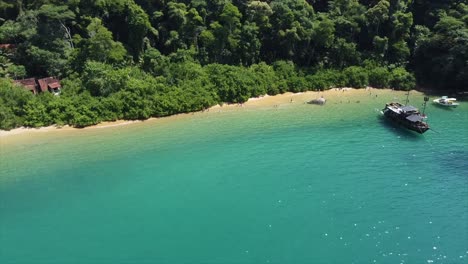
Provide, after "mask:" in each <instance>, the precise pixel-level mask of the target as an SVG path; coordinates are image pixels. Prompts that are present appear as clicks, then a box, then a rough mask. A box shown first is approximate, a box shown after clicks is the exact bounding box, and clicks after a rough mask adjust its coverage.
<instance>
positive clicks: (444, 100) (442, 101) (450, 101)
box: [432, 96, 459, 107]
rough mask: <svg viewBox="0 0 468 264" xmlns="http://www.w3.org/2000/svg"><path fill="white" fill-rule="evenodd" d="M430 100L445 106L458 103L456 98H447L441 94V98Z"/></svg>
mask: <svg viewBox="0 0 468 264" xmlns="http://www.w3.org/2000/svg"><path fill="white" fill-rule="evenodd" d="M432 101H433V102H434V103H436V104H438V105H442V106H447V107H457V106H458V105H459V103H457V99H456V98H449V97H447V96H442V97H441V98H437V99H434V100H432Z"/></svg>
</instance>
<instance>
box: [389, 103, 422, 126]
mask: <svg viewBox="0 0 468 264" xmlns="http://www.w3.org/2000/svg"><path fill="white" fill-rule="evenodd" d="M382 114H383V115H384V116H385V117H386V118H388V119H389V120H391V121H393V122H394V123H396V124H398V125H401V126H403V127H405V128H407V129H409V130H412V131H415V132H417V133H420V134H423V133H424V132H426V131H427V130H429V125H428V124H427V123H426V122H425V121H424V119H425V118H426V116H424V115H423V114H421V113H420V112H419V110H418V109H417V108H416V107H414V106H411V105H402V104H400V103H396V102H392V103H387V104H386V105H385V108H384V109H382Z"/></svg>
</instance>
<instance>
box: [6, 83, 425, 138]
mask: <svg viewBox="0 0 468 264" xmlns="http://www.w3.org/2000/svg"><path fill="white" fill-rule="evenodd" d="M372 91H380V92H396V93H406V92H405V91H396V90H392V89H378V88H372V87H366V88H361V89H355V88H348V87H343V88H331V89H329V90H325V91H306V92H299V93H292V92H286V93H283V94H277V95H263V96H260V97H253V98H249V100H248V101H247V102H245V103H243V104H223V105H219V104H218V105H214V106H212V107H210V108H208V109H206V110H204V111H197V112H190V113H181V114H176V115H171V116H167V117H151V118H149V119H146V120H116V121H104V122H101V123H99V124H97V125H93V126H88V127H84V128H75V127H71V126H69V125H65V126H63V127H58V126H56V125H52V126H47V127H40V128H27V127H19V128H14V129H12V130H9V131H6V130H0V140H2V139H7V138H10V137H14V136H19V135H25V134H31V135H32V134H39V133H49V132H67V131H75V132H76V131H87V130H94V129H105V128H112V127H123V126H129V125H133V124H138V123H144V122H152V121H155V120H170V119H174V118H177V117H181V116H188V115H194V114H203V113H205V112H210V110H218V111H222V110H229V111H232V110H235V109H243V108H255V107H268V106H270V107H278V106H281V105H286V104H290V103H305V102H307V101H309V100H312V99H316V98H320V97H321V96H324V97H325V99H327V101H329V99H330V98H332V99H333V98H341V97H346V96H347V95H349V96H360V95H361V94H362V95H368V94H369V93H372ZM411 92H412V93H415V92H417V93H421V92H419V91H415V90H412V91H411Z"/></svg>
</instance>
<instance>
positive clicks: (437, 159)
mask: <svg viewBox="0 0 468 264" xmlns="http://www.w3.org/2000/svg"><path fill="white" fill-rule="evenodd" d="M387 97H388V96H387ZM388 99H389V98H386V97H385V96H380V97H379V98H377V99H376V98H374V99H370V98H367V99H361V100H360V103H356V102H350V103H343V102H342V103H339V102H338V101H337V100H336V101H335V102H333V101H331V102H329V103H328V104H327V105H326V106H324V107H318V106H312V105H305V104H301V103H297V104H287V105H286V104H285V105H281V106H280V107H278V108H272V107H267V106H263V107H252V108H249V107H246V108H245V109H242V110H236V111H223V112H220V113H217V112H216V111H211V112H210V113H204V114H202V113H199V114H195V115H188V116H185V117H181V118H176V119H174V120H172V121H164V122H148V123H143V124H137V125H131V126H124V127H116V128H111V129H98V130H96V129H94V130H82V131H78V132H74V133H69V132H63V133H50V136H44V135H41V136H38V138H37V139H36V140H28V141H24V142H23V141H15V142H14V143H8V142H7V140H3V142H0V143H1V145H0V147H1V149H0V150H1V159H2V161H1V163H0V166H1V167H0V168H1V171H0V263H2V264H6V263H468V122H467V121H468V103H462V105H461V106H460V107H459V108H457V109H454V110H446V109H442V108H437V107H435V106H429V107H428V109H427V113H428V115H429V120H428V122H429V123H430V124H431V126H432V128H433V131H428V132H427V133H425V134H424V135H417V134H414V133H412V132H407V131H405V130H402V129H398V128H394V127H393V126H391V125H390V124H388V123H387V122H385V121H384V120H382V119H381V118H380V117H379V115H378V111H377V109H379V108H382V106H383V104H384V102H385V101H387V100H388ZM419 99H421V101H422V97H421V98H419V97H416V98H414V100H419ZM10 141H11V140H10Z"/></svg>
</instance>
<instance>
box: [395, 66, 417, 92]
mask: <svg viewBox="0 0 468 264" xmlns="http://www.w3.org/2000/svg"><path fill="white" fill-rule="evenodd" d="M390 86H391V87H392V88H395V89H398V90H405V91H408V90H411V89H413V88H414V87H415V86H416V78H415V77H414V75H413V74H412V73H410V72H408V71H406V69H405V68H403V67H398V68H395V69H393V70H392V72H391V77H390Z"/></svg>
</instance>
